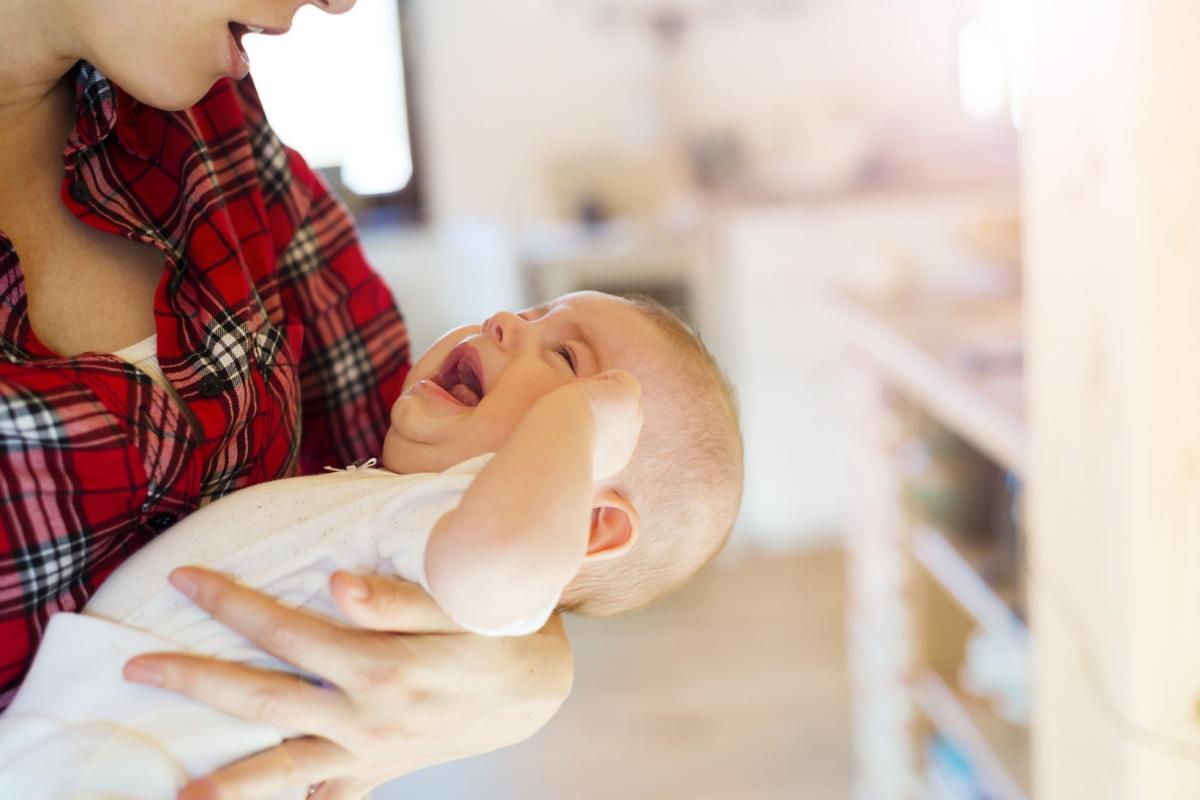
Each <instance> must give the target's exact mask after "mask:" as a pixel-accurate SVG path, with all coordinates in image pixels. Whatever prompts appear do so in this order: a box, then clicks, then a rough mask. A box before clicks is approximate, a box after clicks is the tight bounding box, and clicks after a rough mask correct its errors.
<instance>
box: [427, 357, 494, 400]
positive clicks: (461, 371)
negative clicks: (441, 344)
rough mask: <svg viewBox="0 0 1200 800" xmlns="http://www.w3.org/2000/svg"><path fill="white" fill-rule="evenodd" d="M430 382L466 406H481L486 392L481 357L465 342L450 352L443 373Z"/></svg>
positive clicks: (432, 378)
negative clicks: (480, 402) (480, 403)
mask: <svg viewBox="0 0 1200 800" xmlns="http://www.w3.org/2000/svg"><path fill="white" fill-rule="evenodd" d="M430 380H431V381H433V382H434V383H435V384H437V385H438V386H439V387H441V388H442V389H444V390H445V391H446V392H447V393H448V394H449V395H450V396H451V397H453V398H454V399H455V400H457V401H458V402H460V403H462V404H463V405H464V406H472V407H474V406H477V405H479V401H481V400H482V399H483V396H484V394H485V391H486V390H485V389H484V385H483V368H482V364H481V363H480V362H479V356H478V354H477V353H476V352H475V350H474V349H473V348H472V347H471V346H470V345H469V344H466V343H465V342H464V343H463V344H460V345H459V346H458V347H456V348H454V349H453V350H451V351H450V355H448V356H447V357H446V360H445V362H443V364H442V369H441V371H440V372H438V374H436V375H434V376H433V377H431V378H430Z"/></svg>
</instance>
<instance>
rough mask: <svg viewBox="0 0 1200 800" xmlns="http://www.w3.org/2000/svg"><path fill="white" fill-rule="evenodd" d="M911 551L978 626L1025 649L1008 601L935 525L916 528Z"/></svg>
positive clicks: (1024, 635) (1024, 634)
mask: <svg viewBox="0 0 1200 800" xmlns="http://www.w3.org/2000/svg"><path fill="white" fill-rule="evenodd" d="M911 548H912V553H913V556H914V557H915V558H916V560H917V561H918V562H919V563H920V564H921V565H922V566H923V567H924V568H925V570H926V571H927V572H928V573H929V574H930V576H932V577H933V579H934V580H935V581H937V583H938V584H940V585H941V587H942V588H943V589H945V590H946V592H947V593H948V594H949V595H950V596H951V597H953V598H954V600H955V602H957V603H958V604H959V605H960V606H961V607H962V609H963V610H964V611H966V612H967V614H969V615H970V616H971V618H972V619H973V620H974V621H975V622H976V624H978V625H979V626H980V627H981V628H983V629H985V630H987V631H988V632H989V633H991V634H993V635H994V636H999V637H1002V638H1004V639H1005V640H1008V641H1011V642H1012V644H1013V647H1015V648H1018V649H1019V650H1020V652H1021V653H1023V654H1027V653H1028V652H1029V630H1028V628H1027V627H1026V626H1025V623H1024V622H1023V621H1022V620H1021V618H1020V617H1018V616H1017V614H1016V613H1015V612H1014V611H1013V610H1012V608H1011V606H1010V605H1009V601H1008V600H1006V599H1005V597H1003V596H1002V595H1001V594H1000V593H998V592H997V591H996V590H995V589H994V588H993V587H992V586H990V585H989V584H988V582H987V581H986V580H984V579H983V577H982V576H981V575H980V574H979V571H978V562H976V564H972V563H971V561H969V560H968V557H967V556H965V555H964V554H963V552H962V551H961V550H960V549H959V548H958V547H956V546H955V545H953V544H951V542H950V540H949V539H947V538H946V536H945V535H943V534H942V533H941V532H940V531H938V530H937V529H936V528H933V527H930V526H922V527H920V528H919V529H918V530H917V532H916V534H915V535H914V536H913V539H912V544H911Z"/></svg>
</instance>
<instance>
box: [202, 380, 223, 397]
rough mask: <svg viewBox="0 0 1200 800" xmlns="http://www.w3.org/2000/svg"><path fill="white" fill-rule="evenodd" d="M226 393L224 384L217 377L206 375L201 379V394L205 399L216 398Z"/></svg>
mask: <svg viewBox="0 0 1200 800" xmlns="http://www.w3.org/2000/svg"><path fill="white" fill-rule="evenodd" d="M224 391H225V384H224V382H223V381H222V380H221V379H220V378H218V377H217V376H216V375H205V376H204V377H203V378H201V379H200V394H201V395H202V396H204V397H216V396H218V395H220V394H222V393H223V392H224Z"/></svg>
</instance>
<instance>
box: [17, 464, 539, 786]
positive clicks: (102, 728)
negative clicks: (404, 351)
mask: <svg viewBox="0 0 1200 800" xmlns="http://www.w3.org/2000/svg"><path fill="white" fill-rule="evenodd" d="M489 459H490V455H484V456H480V457H478V458H474V459H471V460H469V461H466V462H463V463H462V464H459V465H458V466H455V467H453V468H451V469H449V470H446V471H445V472H443V473H438V474H423V475H397V474H395V473H391V472H387V471H384V470H375V469H359V470H355V471H337V472H332V473H327V474H324V475H314V476H309V477H302V478H291V479H287V480H281V481H271V482H268V483H264V484H259V485H258V486H254V487H251V488H248V489H244V490H242V491H238V492H235V493H233V494H230V495H228V496H226V497H224V498H222V499H220V500H218V501H216V502H214V503H212V504H210V505H208V506H206V507H205V508H202V509H200V510H198V511H196V512H195V513H193V514H191V515H190V516H188V517H186V518H184V519H183V520H181V521H180V522H179V523H177V524H176V525H175V526H174V527H172V528H171V529H170V530H169V531H167V532H165V533H164V534H163V535H161V536H160V537H159V538H158V539H156V540H155V541H153V542H151V543H150V544H148V545H147V546H146V547H144V548H143V549H142V550H140V551H139V552H137V553H136V554H134V555H133V556H132V557H131V558H130V559H129V560H128V561H126V562H125V563H124V564H123V565H122V566H121V567H120V568H119V569H118V570H117V571H116V572H115V573H113V575H112V576H111V577H110V578H109V579H108V580H107V581H106V582H105V583H104V585H103V586H101V588H100V590H99V591H98V592H97V593H96V594H95V596H94V597H93V598H92V599H91V601H90V602H88V604H87V606H86V607H85V609H84V610H83V612H82V613H80V614H71V613H61V614H57V615H55V616H54V617H53V618H52V619H51V620H50V623H49V625H48V627H47V629H46V635H45V637H44V639H43V640H42V643H41V645H40V646H39V648H38V651H37V654H36V656H35V659H34V662H33V666H32V668H31V670H30V673H29V675H28V677H27V678H26V680H25V682H24V684H22V686H21V689H20V691H19V692H18V693H17V696H16V698H15V699H14V700H13V703H12V705H11V706H10V707H9V708H8V710H7V711H6V712H5V713H4V714H3V715H0V797H3V798H8V797H20V798H23V800H43V799H44V800H59V798H95V799H96V800H98V799H99V798H106V800H134V799H135V798H136V800H143V799H145V800H151V799H153V800H159V799H160V798H161V799H163V800H166V798H173V797H174V796H175V793H176V792H177V791H178V790H179V789H180V788H181V787H182V786H183V785H184V783H186V782H187V780H188V778H189V776H199V775H203V774H207V773H208V772H210V771H212V770H213V769H216V768H218V767H221V766H223V765H225V764H227V763H229V762H230V761H233V760H236V759H238V758H242V757H244V756H247V755H250V754H253V753H255V752H257V751H259V750H262V749H264V748H267V747H271V746H274V745H277V744H279V743H280V742H281V741H282V740H283V739H284V738H285V737H287V736H288V735H289V732H288V731H280V730H277V729H275V728H272V727H269V726H264V725H258V724H255V723H249V722H245V721H242V720H239V719H236V718H234V717H231V716H229V715H226V714H224V713H222V712H219V711H216V710H214V709H212V708H209V707H208V706H205V705H203V704H200V703H197V702H194V701H192V700H189V699H187V698H185V697H182V696H180V695H176V694H174V693H171V692H166V691H163V690H160V689H155V688H152V687H147V686H141V685H137V684H133V683H129V682H127V681H125V680H124V678H123V677H122V675H121V670H122V668H123V666H124V664H125V662H126V661H128V660H129V659H130V658H131V657H133V656H135V655H139V654H141V653H147V652H161V651H188V652H192V653H198V654H202V655H206V656H212V657H215V658H220V659H224V660H227V661H237V662H242V663H248V664H253V665H256V666H263V667H270V668H275V669H283V670H292V671H294V668H292V667H290V666H289V665H286V664H283V663H282V662H280V661H278V660H277V659H275V658H273V657H271V656H270V655H268V654H266V653H264V652H263V651H261V650H259V649H258V648H256V647H255V646H254V645H252V644H251V643H250V642H248V641H247V640H245V639H243V638H242V637H241V636H239V635H238V634H236V633H234V632H233V631H231V630H229V629H228V628H226V627H225V626H224V625H222V624H220V623H219V622H217V621H215V620H214V619H212V618H211V617H209V616H208V615H207V614H206V613H205V612H203V611H201V610H200V609H199V608H197V607H196V606H195V605H193V604H192V603H191V602H190V601H189V600H188V599H187V598H186V597H185V596H184V595H182V594H181V593H179V592H177V591H176V590H175V589H174V588H173V587H171V586H170V584H169V583H168V582H167V576H168V575H169V574H170V572H171V570H173V569H175V568H176V567H179V566H184V565H195V566H204V567H208V568H210V569H215V570H218V571H221V572H224V573H227V574H230V575H232V576H234V577H235V578H237V579H238V580H239V581H241V582H242V583H243V584H245V585H248V586H250V587H252V588H255V589H258V590H260V591H263V592H266V593H267V594H270V595H273V596H275V597H277V598H280V599H281V600H283V601H285V602H286V603H288V604H290V605H294V606H299V607H303V608H306V609H309V610H312V611H314V612H316V613H319V614H323V615H326V616H331V617H334V618H337V619H341V620H343V621H346V620H345V618H344V617H343V615H342V614H341V613H340V611H339V609H338V608H337V606H336V604H335V603H334V602H333V598H332V596H331V595H330V593H329V589H328V585H329V576H330V575H331V574H332V573H333V572H334V571H335V570H338V569H343V570H347V571H350V572H353V573H358V574H367V573H377V574H389V575H395V576H397V577H400V578H403V579H405V580H409V581H413V582H416V583H419V584H421V585H422V586H423V587H425V588H426V590H427V591H428V584H427V583H426V581H425V569H424V562H425V545H426V543H427V541H428V539H429V535H430V533H431V531H432V529H433V526H434V524H435V523H436V522H437V521H438V519H440V518H441V517H442V515H443V514H445V513H446V512H448V511H450V510H452V509H454V508H455V507H457V506H458V504H459V502H460V501H461V499H462V496H463V493H464V492H465V491H466V489H467V487H468V486H469V485H470V483H471V481H472V479H473V478H474V477H475V475H476V474H477V473H478V472H479V470H481V469H482V468H483V466H484V464H486V463H487V461H488V460H489ZM553 609H554V604H551V605H550V606H548V607H547V608H546V609H545V610H544V613H541V614H537V615H533V616H531V617H529V618H527V619H524V620H518V621H516V622H515V623H514V624H513V625H510V626H506V629H505V630H502V631H481V632H482V633H492V634H509V635H517V634H522V633H530V632H533V631H536V630H538V629H540V627H541V626H542V625H543V624H544V623H545V622H546V620H547V619H548V618H549V616H550V614H551V612H552V611H553ZM282 797H287V798H292V797H296V798H301V797H304V790H303V789H297V790H296V791H295V792H290V793H287V794H284V795H282Z"/></svg>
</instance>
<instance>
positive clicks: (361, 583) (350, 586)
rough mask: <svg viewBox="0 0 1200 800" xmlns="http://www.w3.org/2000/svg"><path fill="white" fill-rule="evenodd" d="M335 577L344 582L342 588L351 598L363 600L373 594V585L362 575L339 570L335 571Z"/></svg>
mask: <svg viewBox="0 0 1200 800" xmlns="http://www.w3.org/2000/svg"><path fill="white" fill-rule="evenodd" d="M333 579H334V580H336V581H338V582H339V583H341V584H342V590H343V591H344V592H345V593H346V594H348V595H350V597H351V599H354V600H358V601H360V602H361V601H363V600H366V599H367V598H368V597H370V596H371V586H370V584H368V583H367V582H366V581H365V580H363V578H362V576H360V575H355V574H353V573H351V572H344V571H342V570H340V569H339V570H338V571H337V572H335V573H334V575H333Z"/></svg>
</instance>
